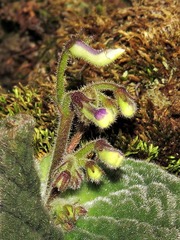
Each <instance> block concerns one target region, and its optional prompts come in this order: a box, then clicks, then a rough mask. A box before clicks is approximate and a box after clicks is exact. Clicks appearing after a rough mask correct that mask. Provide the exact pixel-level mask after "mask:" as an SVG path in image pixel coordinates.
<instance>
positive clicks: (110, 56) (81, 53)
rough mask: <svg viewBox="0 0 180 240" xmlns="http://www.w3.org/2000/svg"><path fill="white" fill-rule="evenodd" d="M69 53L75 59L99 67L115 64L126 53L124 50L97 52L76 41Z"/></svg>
mask: <svg viewBox="0 0 180 240" xmlns="http://www.w3.org/2000/svg"><path fill="white" fill-rule="evenodd" d="M69 51H70V53H71V54H72V55H73V56H74V57H77V58H82V59H83V60H85V61H86V62H89V63H90V64H93V65H95V66H97V67H103V66H106V65H108V64H110V63H112V62H114V61H115V60H116V59H117V58H119V57H120V56H121V55H122V54H123V53H124V52H125V50H124V49H122V48H117V49H107V50H96V49H94V48H91V47H90V46H89V45H87V44H86V43H84V42H82V41H76V42H75V43H74V44H73V45H72V46H71V47H70V48H69Z"/></svg>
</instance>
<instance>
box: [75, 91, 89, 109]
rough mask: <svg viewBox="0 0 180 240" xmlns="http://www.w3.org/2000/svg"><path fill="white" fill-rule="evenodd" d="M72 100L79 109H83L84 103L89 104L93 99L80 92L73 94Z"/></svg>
mask: <svg viewBox="0 0 180 240" xmlns="http://www.w3.org/2000/svg"><path fill="white" fill-rule="evenodd" d="M71 100H72V103H73V104H74V105H75V106H76V107H78V108H80V109H81V108H83V103H89V102H90V101H91V99H89V98H88V97H86V95H85V94H84V93H82V92H80V91H76V92H73V93H72V94H71Z"/></svg>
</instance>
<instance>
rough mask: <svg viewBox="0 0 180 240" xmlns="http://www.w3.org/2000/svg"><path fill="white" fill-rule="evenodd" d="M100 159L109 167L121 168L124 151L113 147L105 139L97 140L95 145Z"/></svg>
mask: <svg viewBox="0 0 180 240" xmlns="http://www.w3.org/2000/svg"><path fill="white" fill-rule="evenodd" d="M95 149H96V150H97V154H98V157H99V159H100V160H101V161H102V162H104V163H105V164H106V165H107V166H108V167H109V168H112V169H117V168H119V167H120V166H121V165H122V163H123V160H124V155H123V153H122V152H121V151H120V150H118V149H115V148H113V147H112V146H111V145H110V144H109V143H107V142H106V141H105V140H99V141H97V143H96V145H95Z"/></svg>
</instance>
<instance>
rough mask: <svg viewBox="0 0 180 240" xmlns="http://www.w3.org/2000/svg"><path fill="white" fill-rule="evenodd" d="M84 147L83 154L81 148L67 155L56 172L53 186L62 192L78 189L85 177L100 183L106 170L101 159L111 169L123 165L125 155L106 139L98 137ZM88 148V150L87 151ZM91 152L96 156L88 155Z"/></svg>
mask: <svg viewBox="0 0 180 240" xmlns="http://www.w3.org/2000/svg"><path fill="white" fill-rule="evenodd" d="M89 146H91V147H89ZM82 148H83V155H81V154H80V155H79V154H78V153H79V152H80V151H81V149H80V150H78V151H77V152H74V154H68V155H66V156H65V159H64V162H63V163H62V164H61V165H60V166H59V168H58V169H57V170H56V172H55V176H54V182H53V188H57V189H58V191H61V192H64V191H65V190H66V189H68V188H71V189H78V188H80V186H81V184H82V181H83V179H84V177H86V180H87V181H91V182H95V183H97V184H98V183H99V182H100V181H101V180H102V178H103V176H104V171H103V170H102V168H101V167H100V166H99V165H98V163H99V161H101V162H102V163H104V164H105V165H106V167H108V168H110V169H117V168H119V167H121V166H122V163H123V160H124V155H123V154H122V152H121V151H120V150H118V149H116V148H114V147H112V146H111V145H110V144H109V143H108V142H107V141H106V140H105V139H98V140H96V141H94V142H91V143H90V144H87V145H85V146H84V147H82ZM86 149H88V150H87V151H86ZM89 152H92V153H93V156H94V157H92V159H90V158H88V157H87V155H88V153H89Z"/></svg>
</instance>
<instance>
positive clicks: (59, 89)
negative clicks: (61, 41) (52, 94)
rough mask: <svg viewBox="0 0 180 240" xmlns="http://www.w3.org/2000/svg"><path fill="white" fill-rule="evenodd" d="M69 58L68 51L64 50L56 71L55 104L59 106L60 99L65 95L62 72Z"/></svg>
mask: <svg viewBox="0 0 180 240" xmlns="http://www.w3.org/2000/svg"><path fill="white" fill-rule="evenodd" d="M68 58H69V53H68V50H66V49H65V50H64V51H63V52H62V54H61V57H60V60H59V63H58V70H57V86H56V91H57V102H58V104H60V103H61V102H62V99H63V97H64V93H65V86H64V72H65V70H66V67H67V62H68Z"/></svg>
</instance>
